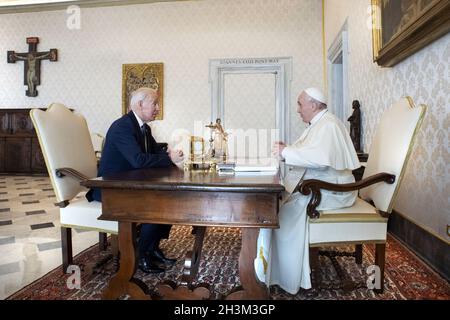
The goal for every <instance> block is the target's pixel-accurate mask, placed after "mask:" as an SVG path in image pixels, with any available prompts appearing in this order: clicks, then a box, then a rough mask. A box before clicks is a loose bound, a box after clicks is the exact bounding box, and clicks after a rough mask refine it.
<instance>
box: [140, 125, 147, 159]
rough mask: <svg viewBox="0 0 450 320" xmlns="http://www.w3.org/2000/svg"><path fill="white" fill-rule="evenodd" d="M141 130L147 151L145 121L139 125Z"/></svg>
mask: <svg viewBox="0 0 450 320" xmlns="http://www.w3.org/2000/svg"><path fill="white" fill-rule="evenodd" d="M141 132H142V135H143V137H144V146H145V152H146V153H147V152H148V142H147V128H146V125H145V123H144V124H143V125H142V127H141Z"/></svg>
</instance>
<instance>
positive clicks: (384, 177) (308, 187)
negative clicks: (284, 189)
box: [293, 172, 395, 219]
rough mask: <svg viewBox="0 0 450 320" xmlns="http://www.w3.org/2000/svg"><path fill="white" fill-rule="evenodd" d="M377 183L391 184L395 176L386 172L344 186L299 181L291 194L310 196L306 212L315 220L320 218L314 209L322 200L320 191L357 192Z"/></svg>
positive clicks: (322, 182) (319, 181) (313, 181)
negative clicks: (297, 193) (297, 192)
mask: <svg viewBox="0 0 450 320" xmlns="http://www.w3.org/2000/svg"><path fill="white" fill-rule="evenodd" d="M379 182H386V183H389V184H392V183H394V182H395V175H393V174H389V173H386V172H383V173H377V174H375V175H373V176H370V177H367V178H365V179H362V180H360V181H358V182H354V183H346V184H335V183H329V182H325V181H322V180H316V179H309V180H304V181H300V182H299V184H298V185H297V186H296V187H295V189H294V191H293V192H296V191H299V192H300V193H301V194H303V195H305V196H307V195H309V194H312V196H311V199H310V200H309V203H308V207H307V209H306V212H307V214H308V216H309V217H310V218H312V219H315V218H319V216H320V213H319V211H318V210H317V209H316V208H317V207H318V206H319V204H320V201H321V199H322V195H321V192H320V190H321V189H325V190H330V191H337V192H348V191H355V190H359V189H362V188H365V187H368V186H370V185H373V184H375V183H379Z"/></svg>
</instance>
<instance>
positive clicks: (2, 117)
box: [0, 111, 10, 135]
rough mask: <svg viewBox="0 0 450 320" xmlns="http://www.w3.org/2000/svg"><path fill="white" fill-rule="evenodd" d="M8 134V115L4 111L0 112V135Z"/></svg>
mask: <svg viewBox="0 0 450 320" xmlns="http://www.w3.org/2000/svg"><path fill="white" fill-rule="evenodd" d="M5 134H10V130H9V115H8V113H7V112H5V111H1V112H0V135H5Z"/></svg>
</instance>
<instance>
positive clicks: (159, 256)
mask: <svg viewBox="0 0 450 320" xmlns="http://www.w3.org/2000/svg"><path fill="white" fill-rule="evenodd" d="M149 257H150V259H151V261H153V262H155V263H161V264H166V265H174V264H175V262H177V259H170V258H166V257H165V256H164V253H163V252H162V251H161V249H159V248H158V249H156V250H153V251H151V252H150V254H149Z"/></svg>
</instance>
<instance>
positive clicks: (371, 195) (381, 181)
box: [298, 97, 426, 292]
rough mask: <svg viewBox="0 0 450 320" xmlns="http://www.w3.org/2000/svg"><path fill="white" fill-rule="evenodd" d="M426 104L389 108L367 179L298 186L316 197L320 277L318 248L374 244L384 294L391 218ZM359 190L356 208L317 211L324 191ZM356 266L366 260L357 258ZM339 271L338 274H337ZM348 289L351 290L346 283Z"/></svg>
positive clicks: (314, 233) (312, 238)
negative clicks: (342, 183)
mask: <svg viewBox="0 0 450 320" xmlns="http://www.w3.org/2000/svg"><path fill="white" fill-rule="evenodd" d="M425 110H426V106H424V105H420V106H419V107H415V106H414V104H413V101H412V99H411V98H409V97H407V98H402V99H401V100H400V101H398V102H397V103H395V104H394V105H392V106H391V107H390V108H389V109H388V110H386V111H385V112H384V114H383V116H382V118H381V121H380V124H379V127H378V130H377V132H376V134H375V137H374V139H373V142H372V145H371V147H370V152H369V159H368V162H367V166H366V169H365V172H364V175H363V179H362V180H361V181H359V182H356V183H351V184H345V185H337V184H330V183H326V182H323V181H319V180H305V181H303V182H301V184H300V185H299V186H298V188H299V190H300V192H301V193H302V194H304V195H309V194H312V197H311V200H310V202H309V204H308V209H307V212H308V216H309V218H308V224H309V246H310V263H311V267H312V270H313V272H314V274H315V275H316V278H317V277H318V272H317V268H318V250H317V248H318V247H324V246H337V245H349V244H356V245H359V246H360V247H361V245H362V244H363V243H374V244H375V248H376V250H375V251H376V252H375V265H377V266H378V267H379V268H380V279H379V280H380V281H379V286H378V288H377V286H376V285H375V289H376V292H383V288H384V287H383V282H384V265H385V246H386V234H387V222H388V216H389V214H390V213H391V211H392V207H393V205H394V201H395V197H396V195H397V193H398V190H399V188H400V185H401V182H402V179H403V176H404V173H405V169H406V165H407V163H408V159H409V157H410V154H411V150H412V147H413V144H414V140H415V137H416V134H417V132H418V130H419V128H420V125H421V123H422V120H423V117H424V115H425ZM321 189H326V190H332V191H338V192H339V191H341V192H344V191H352V190H360V192H359V197H358V198H357V200H356V202H355V204H354V205H353V206H352V207H349V208H343V209H338V210H328V211H318V210H317V209H316V208H317V206H318V205H319V204H320V199H321V194H320V190H321ZM355 257H356V260H357V263H361V261H362V258H361V256H359V257H358V255H355ZM339 273H340V272H339V271H338V274H339ZM343 280H345V281H344V282H346V283H344V289H345V288H352V285H351V284H349V281H348V280H349V279H343Z"/></svg>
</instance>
